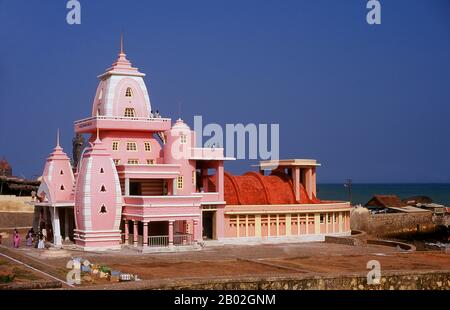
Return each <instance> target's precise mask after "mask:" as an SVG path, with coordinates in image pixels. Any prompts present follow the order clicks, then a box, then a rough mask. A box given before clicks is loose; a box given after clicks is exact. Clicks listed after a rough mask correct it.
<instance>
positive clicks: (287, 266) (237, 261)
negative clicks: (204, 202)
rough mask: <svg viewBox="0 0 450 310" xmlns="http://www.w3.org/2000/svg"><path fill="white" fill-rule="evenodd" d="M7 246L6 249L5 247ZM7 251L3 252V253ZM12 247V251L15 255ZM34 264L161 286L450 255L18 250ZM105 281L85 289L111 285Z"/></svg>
mask: <svg viewBox="0 0 450 310" xmlns="http://www.w3.org/2000/svg"><path fill="white" fill-rule="evenodd" d="M3 246H5V245H3ZM4 249H5V247H3V249H2V247H0V252H1V251H2V250H4ZM11 250H12V249H10V248H9V247H8V251H11ZM12 251H14V253H15V254H16V255H18V256H20V257H23V258H24V259H28V260H29V261H28V263H32V262H39V263H40V268H42V269H44V271H46V272H49V271H52V272H53V274H54V275H55V274H59V275H60V278H62V277H63V276H62V274H63V273H64V270H65V266H66V264H67V262H68V260H70V259H71V257H82V258H84V259H87V260H89V261H90V262H91V263H93V264H99V265H103V266H108V267H109V268H111V269H112V270H118V271H120V272H123V273H130V274H137V275H138V276H139V278H140V279H142V280H148V281H152V282H155V283H158V281H162V280H164V281H167V280H186V279H214V278H231V279H234V278H236V277H254V276H261V277H263V276H283V275H286V276H288V275H293V274H301V275H305V276H329V275H333V274H336V275H339V274H354V273H360V272H361V273H362V272H367V270H368V269H367V267H366V265H367V262H368V261H369V260H373V259H376V260H378V261H379V262H380V263H381V269H382V271H392V272H397V271H399V272H411V271H412V272H416V271H417V272H419V271H420V272H423V271H443V270H450V254H444V253H441V252H432V251H429V252H405V251H403V250H398V249H396V248H391V247H385V246H377V245H368V246H361V247H355V246H347V245H339V244H328V243H319V242H316V243H295V244H294V243H287V244H260V245H253V246H211V247H208V246H206V247H205V248H204V249H203V250H201V251H194V252H178V253H158V254H156V253H149V254H141V253H138V252H136V251H133V250H131V249H123V250H121V251H117V252H113V253H85V252H79V251H71V250H67V249H66V250H45V251H42V250H41V251H39V250H36V249H30V248H26V247H22V248H20V249H18V250H12ZM107 283H108V282H105V280H95V281H94V283H84V284H83V285H88V286H91V285H99V284H107Z"/></svg>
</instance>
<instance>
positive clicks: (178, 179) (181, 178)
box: [177, 176, 183, 189]
mask: <svg viewBox="0 0 450 310" xmlns="http://www.w3.org/2000/svg"><path fill="white" fill-rule="evenodd" d="M177 188H178V189H183V177H182V176H179V177H178V178H177Z"/></svg>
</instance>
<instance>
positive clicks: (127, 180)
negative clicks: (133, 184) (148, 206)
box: [125, 178, 130, 196]
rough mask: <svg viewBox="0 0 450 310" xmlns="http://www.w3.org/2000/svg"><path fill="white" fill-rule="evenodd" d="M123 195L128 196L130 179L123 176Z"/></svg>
mask: <svg viewBox="0 0 450 310" xmlns="http://www.w3.org/2000/svg"><path fill="white" fill-rule="evenodd" d="M125 196H130V179H129V178H125Z"/></svg>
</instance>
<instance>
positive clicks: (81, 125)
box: [74, 116, 171, 133]
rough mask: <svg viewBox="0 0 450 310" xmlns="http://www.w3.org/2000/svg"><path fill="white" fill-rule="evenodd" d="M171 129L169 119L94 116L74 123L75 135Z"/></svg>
mask: <svg viewBox="0 0 450 310" xmlns="http://www.w3.org/2000/svg"><path fill="white" fill-rule="evenodd" d="M170 127H171V119H170V118H143V117H116V116H94V117H89V118H85V119H82V120H79V121H76V122H75V123H74V129H75V132H76V133H92V132H95V131H96V130H97V128H98V129H100V130H124V131H155V132H162V131H166V130H169V129H170Z"/></svg>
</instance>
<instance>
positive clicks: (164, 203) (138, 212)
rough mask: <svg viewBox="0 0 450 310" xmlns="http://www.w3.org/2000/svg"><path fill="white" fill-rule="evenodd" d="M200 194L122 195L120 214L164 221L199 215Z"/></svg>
mask: <svg viewBox="0 0 450 310" xmlns="http://www.w3.org/2000/svg"><path fill="white" fill-rule="evenodd" d="M201 200H202V196H201V195H190V196H176V195H175V196H169V195H167V196H124V197H123V210H122V214H123V215H124V216H125V217H127V218H129V219H138V220H143V219H148V220H152V221H159V220H160V221H165V220H167V219H168V218H176V219H180V220H187V219H192V218H197V217H198V216H200V212H201V211H200V203H201Z"/></svg>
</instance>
